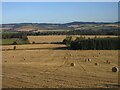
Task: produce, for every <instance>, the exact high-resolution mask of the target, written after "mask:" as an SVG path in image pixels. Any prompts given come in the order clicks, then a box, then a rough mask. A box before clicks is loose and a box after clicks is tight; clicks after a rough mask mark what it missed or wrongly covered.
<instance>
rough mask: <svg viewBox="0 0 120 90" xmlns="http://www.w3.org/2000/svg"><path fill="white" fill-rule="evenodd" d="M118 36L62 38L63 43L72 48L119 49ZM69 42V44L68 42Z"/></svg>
mask: <svg viewBox="0 0 120 90" xmlns="http://www.w3.org/2000/svg"><path fill="white" fill-rule="evenodd" d="M119 42H120V39H119V38H88V39H85V38H84V37H83V38H76V40H74V41H73V40H72V39H71V40H70V39H69V40H68V39H64V40H63V43H64V44H66V45H67V46H69V48H70V49H73V50H119V49H120V47H119V46H120V45H119ZM68 43H69V44H68Z"/></svg>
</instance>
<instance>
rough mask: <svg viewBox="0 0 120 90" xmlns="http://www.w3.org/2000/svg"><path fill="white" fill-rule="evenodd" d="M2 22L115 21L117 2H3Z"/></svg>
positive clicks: (116, 19) (116, 17)
mask: <svg viewBox="0 0 120 90" xmlns="http://www.w3.org/2000/svg"><path fill="white" fill-rule="evenodd" d="M2 21H3V23H66V22H72V21H84V22H91V21H97V22H116V21H118V3H117V2H111V3H110V2H96V3H95V2H90V3H88V2H3V3H2Z"/></svg>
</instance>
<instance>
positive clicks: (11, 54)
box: [2, 44, 118, 88]
mask: <svg viewBox="0 0 120 90" xmlns="http://www.w3.org/2000/svg"><path fill="white" fill-rule="evenodd" d="M12 47H13V46H3V49H4V51H2V53H3V73H2V75H3V87H9V88H10V87H14V88H25V87H27V88H81V87H82V88H84V87H87V88H100V87H102V88H107V87H112V88H114V87H116V86H117V85H118V73H115V72H112V71H111V68H112V67H113V66H118V58H117V57H118V51H117V50H60V49H58V50H53V49H55V48H57V47H64V45H59V44H34V45H32V44H31V45H18V46H17V48H18V50H11V49H8V48H12ZM38 47H39V49H38ZM50 47H51V48H52V49H49V48H50ZM20 48H21V49H20ZM31 48H33V49H31ZM7 49H8V50H7ZM5 50H6V51H5ZM88 58H89V59H91V62H85V59H88ZM106 60H109V61H110V62H111V63H110V64H107V63H106ZM71 63H74V64H75V66H70V64H71ZM95 63H98V65H95Z"/></svg>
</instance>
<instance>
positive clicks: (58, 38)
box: [28, 35, 117, 43]
mask: <svg viewBox="0 0 120 90" xmlns="http://www.w3.org/2000/svg"><path fill="white" fill-rule="evenodd" d="M70 36H72V37H73V40H74V39H76V37H81V36H82V37H86V38H94V37H95V36H94V35H70ZM96 36H97V37H98V38H105V37H117V36H111V35H96ZM65 38H66V35H48V36H28V40H29V42H30V43H32V42H33V41H35V43H51V42H62V41H63V40H64V39H65Z"/></svg>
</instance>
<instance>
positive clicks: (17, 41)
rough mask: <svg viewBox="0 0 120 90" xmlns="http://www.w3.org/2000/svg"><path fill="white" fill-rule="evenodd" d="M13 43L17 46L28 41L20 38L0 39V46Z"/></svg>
mask: <svg viewBox="0 0 120 90" xmlns="http://www.w3.org/2000/svg"><path fill="white" fill-rule="evenodd" d="M13 42H16V43H17V44H27V43H28V41H27V40H25V39H20V38H11V39H2V42H0V44H2V45H11V44H13Z"/></svg>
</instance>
